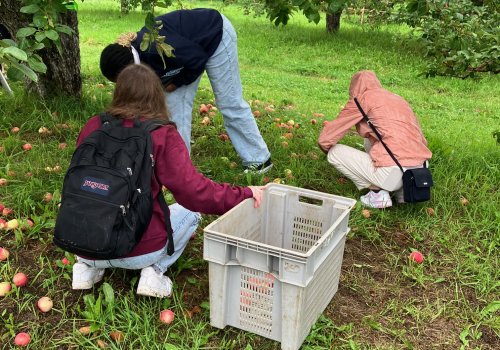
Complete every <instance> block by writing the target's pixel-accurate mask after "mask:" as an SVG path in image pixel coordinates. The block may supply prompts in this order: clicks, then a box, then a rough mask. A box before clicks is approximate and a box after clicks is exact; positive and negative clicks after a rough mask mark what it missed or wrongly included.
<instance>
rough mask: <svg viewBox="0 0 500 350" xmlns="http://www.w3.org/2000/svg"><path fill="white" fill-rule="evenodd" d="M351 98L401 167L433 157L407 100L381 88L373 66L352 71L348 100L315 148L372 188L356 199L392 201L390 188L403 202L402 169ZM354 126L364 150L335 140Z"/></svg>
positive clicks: (382, 204) (378, 204) (378, 203)
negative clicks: (365, 117)
mask: <svg viewBox="0 0 500 350" xmlns="http://www.w3.org/2000/svg"><path fill="white" fill-rule="evenodd" d="M355 97H356V98H357V100H358V101H359V103H360V105H361V107H362V108H363V110H364V111H365V113H366V114H367V115H368V118H369V119H370V120H371V121H372V124H373V125H374V126H375V128H376V129H377V130H378V132H379V133H380V134H381V135H382V139H383V140H384V142H385V143H386V145H387V146H388V147H389V149H390V150H391V151H392V153H393V154H394V156H395V157H396V159H397V160H398V161H399V163H400V164H401V165H402V166H403V169H405V170H406V169H411V168H420V167H422V166H423V164H424V163H425V162H426V161H427V160H429V159H430V158H431V157H432V153H431V151H430V150H429V149H428V148H427V140H426V139H425V137H424V135H423V134H422V130H421V129H420V125H419V123H418V120H417V118H416V116H415V114H414V113H413V111H412V109H411V107H410V105H409V104H408V102H406V101H405V100H404V99H403V98H402V97H401V96H398V95H396V94H394V93H392V92H390V91H388V90H386V89H384V88H383V87H382V85H381V84H380V81H379V80H378V78H377V76H376V75H375V73H374V72H372V71H360V72H358V73H356V74H354V76H353V77H352V79H351V84H350V87H349V101H348V102H347V104H346V105H345V107H344V108H343V109H342V111H341V112H340V114H339V115H338V117H337V118H336V119H335V120H332V121H330V122H327V123H326V125H325V127H324V129H323V131H322V132H321V134H320V137H319V140H318V144H319V147H320V148H321V149H322V150H323V151H324V152H325V153H327V155H328V158H327V159H328V162H329V163H330V164H332V165H333V166H334V167H335V168H336V169H337V170H338V171H339V172H341V173H342V174H343V175H344V176H346V177H347V178H349V179H350V180H352V181H353V182H354V184H355V185H356V187H357V188H358V189H359V190H362V189H365V188H367V189H370V191H369V192H368V193H367V194H366V195H364V196H361V198H360V199H361V203H362V204H363V205H364V206H367V207H371V208H387V207H390V206H392V199H391V196H390V193H389V192H394V194H395V198H396V200H397V202H398V203H403V202H404V200H403V198H404V197H403V189H402V186H403V182H402V176H403V173H402V172H401V170H400V169H399V167H398V166H397V165H396V164H395V162H394V160H392V158H391V157H390V155H389V154H388V153H387V151H386V150H385V148H384V147H383V145H382V144H381V142H380V140H379V139H378V138H377V136H376V135H375V133H374V132H373V130H372V129H371V128H370V126H369V125H368V124H367V123H366V122H365V121H364V120H363V116H362V114H361V112H360V110H359V109H358V108H357V106H356V104H355V102H354V98H355ZM353 126H356V130H357V132H358V134H359V135H360V136H361V137H363V138H364V145H365V150H366V152H363V151H360V150H357V149H355V148H352V147H349V146H345V145H341V144H338V142H339V141H340V140H341V139H342V137H343V136H344V135H345V134H346V133H347V132H348V131H349V129H351V127H353Z"/></svg>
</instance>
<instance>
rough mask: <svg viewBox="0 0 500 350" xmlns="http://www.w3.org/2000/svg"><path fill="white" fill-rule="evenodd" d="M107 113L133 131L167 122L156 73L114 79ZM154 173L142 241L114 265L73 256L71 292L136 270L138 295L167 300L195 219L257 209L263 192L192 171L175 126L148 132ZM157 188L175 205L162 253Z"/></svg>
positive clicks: (94, 122)
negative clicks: (240, 207)
mask: <svg viewBox="0 0 500 350" xmlns="http://www.w3.org/2000/svg"><path fill="white" fill-rule="evenodd" d="M107 113H108V114H110V115H112V116H113V117H114V118H118V119H121V120H122V121H123V122H122V123H123V125H124V126H127V127H131V126H133V118H134V117H140V119H141V120H148V119H155V120H158V119H160V120H162V121H164V122H165V123H167V122H168V121H169V117H170V115H169V112H168V110H167V106H166V105H165V100H164V97H163V87H162V85H161V82H160V79H159V78H158V76H157V75H156V74H155V72H154V71H153V70H152V69H151V68H149V67H147V66H145V65H142V64H134V65H130V66H128V67H127V68H125V69H124V70H123V71H122V72H121V73H120V74H119V75H118V78H117V82H116V87H115V91H114V94H113V100H112V102H111V106H110V107H109V108H108V109H107ZM100 126H101V120H100V118H99V116H94V117H92V118H91V119H90V120H89V121H88V122H87V124H86V125H85V126H84V127H83V129H82V130H81V132H80V135H79V137H78V140H77V144H78V145H79V144H80V143H82V142H83V141H84V140H85V138H86V137H87V136H89V135H90V134H91V133H92V132H93V131H94V130H96V129H98V128H100ZM151 138H152V142H153V156H154V159H155V161H156V164H155V174H156V176H153V178H152V179H151V188H152V192H153V198H154V205H153V217H152V219H151V222H150V224H149V226H148V228H147V229H146V231H145V233H144V235H143V236H142V239H141V240H140V242H139V243H138V244H137V246H135V247H134V249H133V250H132V251H131V253H129V254H128V255H127V256H125V257H123V258H120V259H113V260H91V259H86V258H83V257H78V262H77V263H76V264H75V265H74V267H73V282H72V287H73V289H89V288H92V286H93V285H94V283H97V282H99V281H100V280H101V279H102V278H103V275H104V270H105V269H106V268H115V267H118V268H124V269H133V270H138V269H141V277H140V279H139V283H138V286H137V294H142V295H148V296H154V297H167V296H169V295H170V294H171V291H172V282H171V280H170V279H169V278H168V277H167V276H164V273H165V272H166V271H167V269H168V268H169V266H171V265H172V264H173V263H174V262H175V261H176V260H177V259H178V258H179V256H180V255H181V254H182V252H183V250H184V248H185V247H186V245H187V243H188V242H189V239H190V237H191V236H192V234H193V233H194V231H195V230H196V228H197V226H198V223H199V220H200V214H199V213H198V212H202V213H205V214H216V215H220V214H224V213H225V212H227V211H228V210H230V209H231V208H233V207H234V206H235V205H237V204H238V203H240V202H241V201H243V200H245V199H247V198H252V197H253V198H254V200H255V204H254V206H255V207H258V206H259V205H260V202H261V199H262V187H260V186H250V187H239V186H231V185H229V184H219V183H216V182H214V181H212V180H210V179H208V178H206V177H205V176H203V175H202V174H201V173H199V172H198V171H197V170H196V168H195V167H194V166H193V163H192V162H191V160H190V158H189V152H188V150H187V148H186V145H185V144H184V142H183V140H182V138H181V136H180V135H179V132H178V131H177V129H176V127H175V125H174V124H172V123H170V124H165V125H163V126H161V127H159V128H157V129H155V130H154V131H152V132H151ZM162 186H165V187H166V188H167V189H168V190H170V191H171V193H172V194H173V196H174V198H175V200H176V201H177V203H176V204H173V205H171V206H170V207H169V208H170V213H171V215H170V218H171V223H172V228H173V239H174V246H175V252H174V254H173V255H171V256H169V255H168V254H167V232H166V228H165V222H164V217H163V211H162V209H161V207H160V202H159V200H158V198H159V196H162V195H163V194H162Z"/></svg>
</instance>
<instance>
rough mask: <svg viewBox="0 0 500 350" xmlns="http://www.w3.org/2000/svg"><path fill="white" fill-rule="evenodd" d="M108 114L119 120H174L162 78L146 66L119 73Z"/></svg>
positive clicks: (127, 68) (131, 67) (128, 68)
mask: <svg viewBox="0 0 500 350" xmlns="http://www.w3.org/2000/svg"><path fill="white" fill-rule="evenodd" d="M106 111H107V112H108V113H110V114H111V115H113V116H114V117H115V118H123V119H130V118H135V117H139V118H144V119H157V120H161V121H163V122H166V123H168V122H169V121H170V113H169V111H168V109H167V104H166V102H165V94H164V91H163V86H162V85H161V82H160V78H158V76H157V75H156V73H155V72H154V71H153V70H152V69H151V68H149V67H148V66H146V65H144V64H131V65H129V66H127V67H125V68H124V69H123V70H122V71H121V72H120V74H118V77H117V79H116V86H115V91H114V92H113V100H112V102H111V105H110V106H109V107H108V108H107V110H106Z"/></svg>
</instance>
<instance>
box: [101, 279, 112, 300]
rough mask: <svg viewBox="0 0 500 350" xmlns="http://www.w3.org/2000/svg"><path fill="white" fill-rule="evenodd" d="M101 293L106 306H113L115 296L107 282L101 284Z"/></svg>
mask: <svg viewBox="0 0 500 350" xmlns="http://www.w3.org/2000/svg"><path fill="white" fill-rule="evenodd" d="M102 291H103V292H104V300H105V301H106V303H108V304H113V303H114V302H115V294H114V292H113V287H111V285H110V284H109V283H107V282H104V283H103V284H102Z"/></svg>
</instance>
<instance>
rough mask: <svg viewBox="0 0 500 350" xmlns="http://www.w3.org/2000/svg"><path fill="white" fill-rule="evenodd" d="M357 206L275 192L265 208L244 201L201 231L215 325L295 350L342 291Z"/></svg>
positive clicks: (307, 193) (290, 190) (284, 189)
mask: <svg viewBox="0 0 500 350" xmlns="http://www.w3.org/2000/svg"><path fill="white" fill-rule="evenodd" d="M355 203H356V201H355V200H354V199H350V198H345V197H340V196H335V195H331V194H327V193H321V192H317V191H311V190H306V189H302V188H297V187H291V186H285V185H278V184H270V185H268V187H267V188H266V190H265V191H264V198H263V201H262V205H261V207H260V208H257V209H255V208H253V200H252V199H249V200H246V201H244V202H242V203H240V204H239V205H237V206H236V207H234V208H233V209H232V210H230V211H229V212H227V213H226V214H224V215H223V216H221V217H219V218H218V219H217V220H215V221H214V222H212V223H211V224H210V225H208V226H207V227H206V228H205V230H204V247H203V257H204V259H205V260H207V261H208V262H209V285H210V323H211V325H212V326H214V327H218V328H224V327H225V326H226V325H230V326H233V327H237V328H240V329H243V330H245V331H250V332H253V333H256V334H259V335H261V336H264V337H266V338H270V339H273V340H277V341H279V342H281V348H282V349H286V350H297V349H299V347H300V345H301V344H302V342H303V341H304V339H305V338H306V337H307V335H308V334H309V331H310V329H311V326H312V325H313V324H314V323H315V322H316V320H317V319H318V317H319V316H320V314H321V313H322V312H323V310H324V309H325V308H326V306H327V305H328V304H329V303H330V300H331V299H332V297H333V295H334V294H335V293H336V291H337V288H338V282H339V277H340V268H341V265H342V257H343V253H344V243H345V237H346V235H347V233H348V231H349V228H348V220H349V212H350V210H351V208H352V207H353V206H354V204H355Z"/></svg>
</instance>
